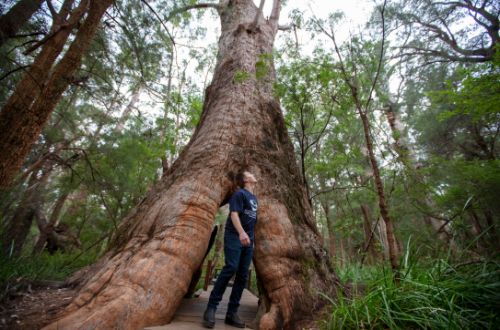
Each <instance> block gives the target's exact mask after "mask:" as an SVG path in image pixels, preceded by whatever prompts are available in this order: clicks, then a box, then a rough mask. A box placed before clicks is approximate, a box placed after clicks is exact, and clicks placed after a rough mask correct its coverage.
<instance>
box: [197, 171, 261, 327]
mask: <svg viewBox="0 0 500 330" xmlns="http://www.w3.org/2000/svg"><path fill="white" fill-rule="evenodd" d="M238 181H240V183H239V185H240V187H243V188H241V189H239V190H238V191H236V192H235V193H234V194H233V195H232V196H231V198H230V200H229V216H228V219H227V222H226V228H225V231H224V259H225V265H224V268H222V271H221V272H220V274H219V276H218V277H217V281H216V282H215V285H214V288H213V290H212V293H211V294H210V299H209V300H208V306H207V309H206V310H205V313H204V314H203V325H204V326H205V327H207V328H213V327H214V325H215V311H216V309H217V305H218V304H219V302H220V301H221V299H222V295H223V294H224V291H226V287H227V285H228V283H229V280H230V279H231V278H232V277H233V275H234V274H236V277H235V280H234V284H233V289H232V291H231V296H230V298H229V304H228V307H227V314H226V319H225V323H226V324H229V325H232V326H235V327H238V328H244V327H245V323H244V322H243V321H241V319H240V318H239V317H238V314H237V312H238V307H239V305H240V299H241V294H242V293H243V289H244V288H245V285H246V283H247V278H248V269H249V267H250V263H251V262H252V255H253V244H254V227H255V223H256V222H257V198H256V197H255V196H254V194H253V191H254V188H255V184H256V183H257V180H256V179H255V176H254V175H253V174H252V173H250V172H243V173H242V174H241V175H239V180H238Z"/></svg>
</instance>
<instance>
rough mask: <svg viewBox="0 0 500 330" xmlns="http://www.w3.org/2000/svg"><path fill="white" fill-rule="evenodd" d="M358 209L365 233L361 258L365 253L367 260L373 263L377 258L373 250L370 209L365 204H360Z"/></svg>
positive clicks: (373, 238) (373, 239)
mask: <svg viewBox="0 0 500 330" xmlns="http://www.w3.org/2000/svg"><path fill="white" fill-rule="evenodd" d="M360 209H361V214H362V215H363V230H364V233H365V244H364V246H363V256H362V260H364V258H365V255H366V254H367V255H368V262H371V263H373V262H374V261H375V260H377V251H376V250H375V235H374V229H373V226H372V221H371V210H370V207H369V206H368V205H367V204H361V205H360ZM361 263H363V262H361Z"/></svg>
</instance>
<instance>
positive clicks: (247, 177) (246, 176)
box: [243, 172, 257, 184]
mask: <svg viewBox="0 0 500 330" xmlns="http://www.w3.org/2000/svg"><path fill="white" fill-rule="evenodd" d="M243 182H245V183H251V184H256V183H257V179H256V178H255V176H254V175H253V174H252V173H250V172H243Z"/></svg>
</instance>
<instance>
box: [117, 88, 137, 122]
mask: <svg viewBox="0 0 500 330" xmlns="http://www.w3.org/2000/svg"><path fill="white" fill-rule="evenodd" d="M141 92H142V86H141V85H140V84H139V85H137V87H136V88H135V89H134V91H133V92H132V97H131V98H130V102H129V103H128V104H127V106H126V107H125V109H124V110H123V112H122V114H121V116H120V119H119V120H118V123H116V126H115V129H114V131H115V132H121V131H123V129H124V128H125V123H126V122H127V119H128V118H129V117H130V114H131V113H132V110H134V109H135V107H136V105H137V102H139V97H140V96H141Z"/></svg>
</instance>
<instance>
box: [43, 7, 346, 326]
mask: <svg viewBox="0 0 500 330" xmlns="http://www.w3.org/2000/svg"><path fill="white" fill-rule="evenodd" d="M276 4H277V3H275V7H276ZM278 6H279V3H278ZM219 14H220V16H221V25H222V28H221V33H222V34H221V37H220V39H219V54H218V61H217V66H216V68H215V72H214V77H213V80H212V83H211V85H210V86H209V87H208V88H207V90H206V97H205V104H204V109H203V113H202V116H201V119H200V123H199V125H198V127H197V129H196V131H195V132H194V134H193V137H192V139H191V141H190V142H189V144H188V145H187V146H186V147H185V149H184V150H183V152H182V153H181V154H180V156H179V158H178V159H177V160H176V161H175V163H174V164H173V165H172V166H171V168H170V169H169V172H168V173H167V175H166V176H165V177H164V178H163V179H162V181H161V182H159V183H158V184H157V185H156V186H155V187H154V188H153V189H152V190H151V191H150V192H149V193H148V195H147V196H146V198H145V199H144V200H143V201H142V202H141V203H140V204H139V205H138V206H137V208H136V209H135V210H134V211H132V212H131V213H130V214H129V216H128V217H127V218H126V219H124V221H123V224H122V226H120V228H119V231H118V232H117V234H116V236H115V238H114V240H113V241H112V244H111V249H110V251H109V252H108V253H107V254H106V255H105V256H104V257H103V258H102V259H101V260H100V261H99V262H98V267H94V270H93V271H90V272H88V273H87V274H90V275H92V276H91V277H90V278H89V279H88V280H87V281H86V282H85V283H84V286H83V288H82V289H81V291H80V293H79V294H78V296H77V297H76V298H75V300H74V301H73V302H72V303H71V304H70V305H69V306H68V308H67V310H66V312H67V313H66V315H65V316H64V317H63V318H62V319H60V320H59V321H58V322H55V323H53V324H51V325H49V326H48V327H47V328H48V329H56V328H57V329H69V328H71V329H75V328H79V329H83V328H100V329H101V328H102V329H109V328H120V329H139V328H142V327H144V326H147V325H159V324H164V323H167V322H169V321H170V320H171V318H172V316H173V314H174V312H175V310H176V308H177V306H178V304H179V302H180V300H181V299H182V297H183V296H184V294H185V293H186V291H187V289H188V286H189V283H190V279H191V276H192V274H193V273H194V271H195V270H196V269H198V267H199V266H200V264H201V263H202V262H203V256H204V254H205V252H206V249H207V245H208V241H209V238H210V233H211V229H212V225H213V222H214V217H215V213H216V212H217V209H218V208H219V206H220V204H221V203H222V202H223V201H224V200H227V198H228V197H229V194H230V192H231V187H232V182H231V179H230V178H231V177H232V174H233V173H234V172H235V171H237V170H238V169H240V168H242V167H248V168H249V169H250V170H251V171H252V172H254V173H255V174H256V176H257V177H258V178H259V181H260V184H259V185H258V188H257V189H256V192H255V193H256V195H257V197H258V199H259V205H260V206H259V214H258V218H259V221H258V223H257V227H256V247H255V261H256V264H255V266H256V271H257V274H258V277H259V278H260V281H261V282H262V284H263V292H262V294H263V295H264V296H265V297H266V298H267V300H268V301H269V305H268V306H266V307H267V308H266V310H267V313H265V314H264V315H263V316H262V318H261V319H260V329H280V328H288V329H289V328H296V327H299V325H300V323H301V322H303V321H304V320H306V319H310V318H312V317H314V316H313V313H314V312H315V311H317V310H318V309H320V308H321V307H323V306H324V304H325V303H326V302H325V299H323V298H322V297H321V296H319V295H318V292H321V293H323V294H326V295H328V296H330V297H332V298H333V297H335V295H336V291H337V290H338V289H339V288H340V285H339V281H338V279H337V278H336V276H335V274H334V270H333V268H332V266H331V264H330V262H329V260H328V259H329V258H328V254H327V252H326V251H325V250H324V249H323V247H322V240H321V237H320V235H319V233H318V231H317V229H316V227H315V224H314V220H313V216H312V211H311V206H310V204H309V202H308V200H307V196H306V192H305V189H304V187H303V186H302V184H301V176H300V172H299V170H298V167H297V165H296V160H295V157H294V151H293V146H292V144H291V142H290V140H289V137H288V133H287V130H286V127H285V124H284V120H283V115H282V113H281V111H280V106H279V104H278V102H277V101H276V99H275V97H274V94H273V89H272V85H273V82H274V77H275V75H274V68H273V65H272V61H271V60H269V61H268V63H267V64H268V72H267V74H266V76H265V77H260V78H258V79H257V78H256V77H255V68H256V63H257V62H258V61H260V60H262V59H263V58H266V57H267V58H269V56H270V54H271V52H272V46H273V42H274V36H275V33H276V31H277V17H278V15H279V9H278V8H275V9H274V10H273V13H272V14H271V18H272V19H270V20H269V21H268V22H267V21H265V20H264V18H263V17H262V14H261V13H259V12H258V10H257V8H256V6H255V5H254V4H253V1H251V0H237V1H224V2H222V3H221V4H220V5H219ZM256 15H259V16H258V24H257V25H256V26H255V25H254V24H253V22H254V19H255V17H256ZM241 72H247V73H248V79H245V80H243V81H241V80H240V81H238V80H237V79H235V75H237V74H238V73H241ZM200 317H201V315H200Z"/></svg>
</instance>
